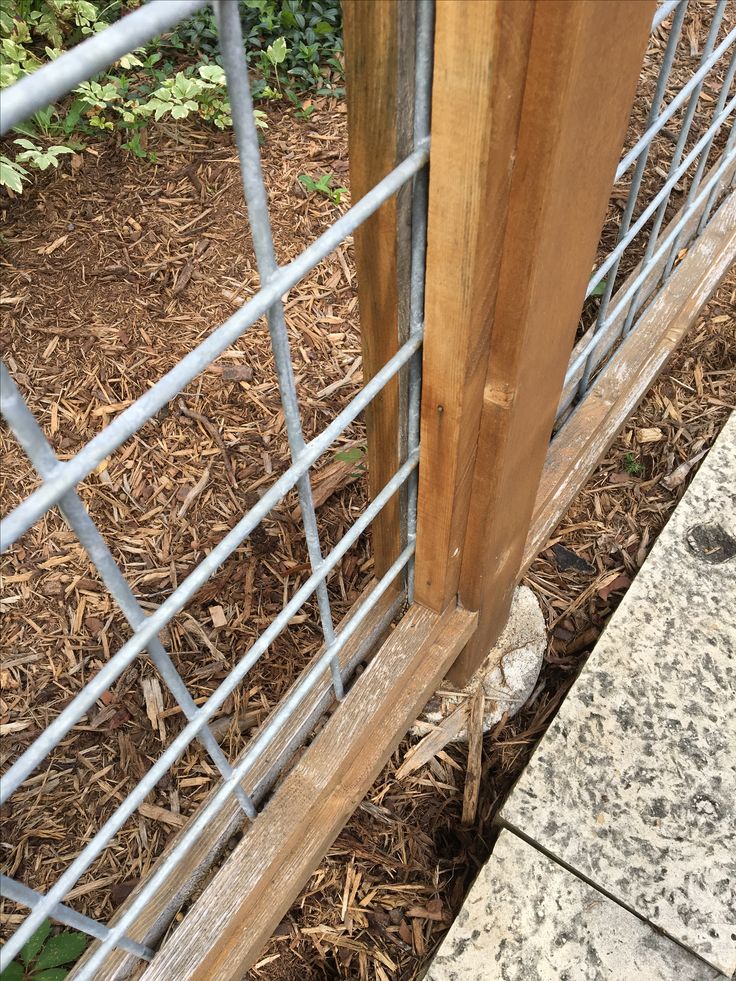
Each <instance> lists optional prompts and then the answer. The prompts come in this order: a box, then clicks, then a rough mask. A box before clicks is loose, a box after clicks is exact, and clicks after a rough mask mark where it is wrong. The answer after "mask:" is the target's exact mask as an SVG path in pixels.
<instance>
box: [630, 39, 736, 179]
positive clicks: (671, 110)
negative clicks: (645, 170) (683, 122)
mask: <svg viewBox="0 0 736 981" xmlns="http://www.w3.org/2000/svg"><path fill="white" fill-rule="evenodd" d="M734 40H736V27H735V28H734V29H733V30H732V31H729V33H728V34H727V35H726V36H725V38H724V39H723V41H721V43H720V44H719V45H718V47H717V48H716V50H715V51H714V52H713V54H712V55H711V56H710V58H708V60H707V61H706V62H705V64H704V65H703V66H702V68H699V69H698V71H697V72H695V74H694V75H693V77H692V78H691V79H690V81H689V82H687V83H686V84H685V85H683V87H682V88H681V89H680V91H679V92H678V93H677V95H676V96H675V98H674V99H673V100H672V102H670V103H669V105H668V106H667V108H666V109H665V110H664V111H663V112H662V114H661V115H660V116H658V118H657V121H656V123H653V124H652V125H651V126H650V127H649V129H648V130H647V131H646V133H644V135H643V136H642V137H641V139H639V140H637V142H636V143H635V144H634V146H633V147H632V148H631V149H630V150H629V152H628V153H627V154H626V156H625V157H624V158H623V160H622V161H621V163H620V164H619V165H618V168H617V170H616V176H615V178H614V181H613V182H614V184H617V183H618V182H619V181H620V180H621V178H622V177H623V176H624V174H625V173H626V171H627V170H628V169H629V167H630V166H631V165H632V164H633V163H634V161H635V160H636V158H637V157H638V156H639V154H640V153H641V152H642V150H644V148H645V147H647V146H648V145H649V144H650V143H651V142H652V140H653V139H654V137H655V136H656V135H657V133H659V131H660V130H661V129H662V128H663V127H664V125H665V123H666V122H667V121H668V120H669V119H671V118H672V116H673V115H674V114H675V113H676V112H677V110H678V109H679V108H680V106H682V105H683V103H684V102H685V100H686V99H687V97H688V96H689V95H690V93H691V92H692V91H693V89H694V88H695V86H696V85H698V84H699V83H700V82H702V81H703V79H704V78H705V76H706V75H707V74H708V72H709V71H710V70H711V68H712V67H713V66H714V65H715V63H716V62H717V61H718V60H719V59H720V58H721V57H722V56H723V54H724V53H725V52H726V51H728V49H729V48H730V47H731V45H732V44H733V42H734Z"/></svg>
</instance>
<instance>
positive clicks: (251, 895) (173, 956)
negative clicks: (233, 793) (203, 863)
mask: <svg viewBox="0 0 736 981" xmlns="http://www.w3.org/2000/svg"><path fill="white" fill-rule="evenodd" d="M476 622H477V615H476V614H474V613H469V612H467V611H466V610H462V609H459V608H454V609H449V610H447V611H445V612H444V613H442V614H438V613H435V612H434V611H432V610H429V609H427V608H425V607H421V606H416V605H415V606H413V607H411V608H410V609H409V610H408V611H407V613H406V614H405V615H404V617H403V618H402V619H401V621H400V623H399V624H398V625H397V626H396V628H395V629H394V631H393V632H392V633H391V635H390V636H389V637H388V639H387V640H386V641H385V643H384V644H383V646H382V647H381V649H380V650H379V651H378V653H377V654H376V655H375V657H374V658H373V660H372V661H371V662H370V664H369V666H368V668H367V669H366V671H365V672H364V673H363V674H362V675H361V676H360V677H359V678H358V680H357V681H356V682H355V684H354V685H353V687H352V689H351V690H350V691H349V692H348V695H347V697H346V698H345V701H344V702H343V703H342V704H341V705H340V707H339V709H338V710H337V711H336V712H335V713H334V715H333V716H332V717H331V718H330V720H329V722H328V723H327V725H326V726H325V727H324V729H322V731H321V732H320V733H319V735H318V736H317V737H316V738H315V740H314V742H313V743H312V744H311V745H310V746H309V748H308V749H307V750H306V751H305V752H304V755H303V756H302V757H301V759H300V760H299V762H298V763H297V764H296V765H295V766H294V767H293V769H292V770H291V771H290V772H289V774H288V776H286V778H285V779H284V780H283V782H282V783H281V784H280V785H279V787H278V789H277V790H276V792H275V793H274V796H273V797H272V798H271V800H270V801H269V802H268V803H267V805H266V807H265V808H264V810H263V811H262V813H261V814H259V816H258V817H257V818H256V820H255V821H254V823H253V824H252V825H251V826H250V827H248V829H247V830H246V832H245V834H244V836H243V838H242V840H241V841H240V843H239V844H238V845H237V847H236V848H235V850H234V851H233V853H232V855H231V856H230V857H229V858H228V860H227V862H226V863H225V864H224V865H223V866H222V868H221V869H220V870H219V871H218V872H217V874H216V875H215V876H214V878H213V879H212V881H211V882H210V884H209V885H208V886H207V888H206V889H205V890H204V892H203V893H202V895H201V896H200V897H199V898H198V899H197V901H196V902H195V904H194V905H193V906H192V908H191V910H190V911H189V912H188V913H187V915H186V917H185V918H184V920H183V922H182V923H181V924H180V925H179V927H178V928H177V930H176V931H175V932H174V933H173V934H172V935H171V936H170V937H169V939H168V940H167V941H166V943H165V944H164V946H163V947H162V949H161V950H160V951H159V953H158V954H157V955H156V957H155V958H154V960H153V962H152V963H151V964H150V966H149V967H148V969H147V970H146V971H145V973H144V974H143V976H142V981H164V979H166V981H173V979H176V981H194V979H197V981H204V979H212V981H240V979H241V978H242V977H243V974H244V973H245V972H246V971H247V970H248V969H249V968H250V967H251V966H252V965H253V964H254V963H255V961H256V960H257V958H258V955H259V954H260V952H261V950H262V948H263V945H264V943H265V942H266V941H267V940H268V938H269V936H270V935H271V933H272V932H273V929H274V927H275V926H276V925H277V924H278V923H279V921H280V920H281V918H282V917H283V916H284V914H285V913H286V911H287V910H288V909H289V906H290V905H291V903H292V902H293V901H294V899H295V898H296V896H297V895H298V893H299V890H300V889H301V888H302V886H303V884H304V882H305V881H306V879H307V877H308V876H309V874H310V872H311V871H312V870H313V869H314V868H315V866H316V865H317V863H318V862H319V861H320V859H321V858H322V857H323V856H324V854H325V853H326V851H327V849H328V848H329V846H330V844H331V843H332V842H333V841H334V839H335V838H336V836H337V835H338V833H339V832H340V829H341V828H342V827H343V825H344V824H345V822H346V821H347V820H348V818H349V817H350V815H351V814H352V812H353V811H354V810H355V808H356V807H357V806H358V804H359V803H360V800H361V799H362V798H363V796H364V795H365V793H366V791H367V790H368V789H369V788H370V786H371V784H372V783H373V781H374V780H375V778H376V777H377V775H378V773H379V772H380V770H381V767H382V766H383V765H384V763H385V762H386V760H387V759H388V758H389V756H390V755H391V753H392V752H393V751H394V750H395V749H396V747H397V745H398V743H399V741H400V740H401V738H402V736H403V735H404V733H405V732H406V730H407V728H408V726H409V725H410V724H411V723H412V722H413V720H414V719H415V718H416V716H417V715H418V713H419V712H420V711H421V709H422V707H423V706H424V704H425V703H426V701H427V700H428V698H429V697H430V696H431V694H432V693H433V692H434V691H435V689H436V687H437V685H438V684H439V682H440V681H441V680H442V678H443V677H444V675H445V673H446V671H447V669H448V668H449V666H450V665H451V664H452V662H453V660H454V659H455V658H456V657H457V655H458V653H459V652H460V651H461V650H462V648H463V647H464V645H465V644H466V643H467V642H468V640H469V639H470V637H471V636H472V634H473V630H474V629H475V625H476Z"/></svg>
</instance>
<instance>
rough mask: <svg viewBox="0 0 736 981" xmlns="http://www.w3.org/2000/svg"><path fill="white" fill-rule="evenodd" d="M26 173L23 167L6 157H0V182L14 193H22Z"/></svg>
mask: <svg viewBox="0 0 736 981" xmlns="http://www.w3.org/2000/svg"><path fill="white" fill-rule="evenodd" d="M27 173H28V171H27V170H26V169H25V167H20V166H19V165H18V164H16V163H13V162H12V160H8V158H7V157H0V184H4V185H5V187H9V188H10V190H11V191H14V192H15V193H16V194H22V193H23V180H24V175H25V174H27Z"/></svg>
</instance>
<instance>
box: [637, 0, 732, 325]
mask: <svg viewBox="0 0 736 981" xmlns="http://www.w3.org/2000/svg"><path fill="white" fill-rule="evenodd" d="M726 3H727V0H719V3H718V6H717V7H716V9H715V12H714V14H713V20H712V21H711V25H710V30H709V31H708V37H707V40H706V42H705V44H704V46H703V53H702V55H701V56H700V61H699V62H698V68H702V66H703V65H704V64H705V62H706V61H707V60H708V58H709V57H710V55H711V54H712V52H713V49H714V48H715V46H716V38H717V37H718V31H719V30H720V28H721V21H722V20H723V14H724V11H725V9H726ZM704 84H705V79H703V81H702V82H699V83H698V85H696V86H695V88H694V89H693V91H692V93H691V95H690V99H689V101H688V106H687V110H686V111H685V116H684V119H683V120H682V125H681V127H680V133H679V135H678V137H677V143H676V144H675V149H674V150H673V152H672V160H671V161H670V166H669V170H668V172H667V177H666V178H665V179H666V180H668V179H669V178H670V177H671V176H672V175H673V174H674V172H675V171H676V170H677V168H678V167H679V165H680V161H681V160H682V155H683V153H684V152H685V145H686V143H687V140H688V137H689V136H690V130H691V128H692V124H693V119H694V117H695V110H696V109H697V108H698V102H699V100H700V93H701V91H702V89H703V85H704ZM716 115H717V114H716ZM714 118H715V116H714ZM713 135H714V137H715V134H713ZM708 148H709V146H708V147H706V148H704V149H703V154H704V155H706V156H707V149H708ZM701 159H702V155H701ZM672 190H674V188H673V189H672ZM671 196H672V191H670V193H669V194H668V195H667V197H666V198H665V199H664V201H662V203H661V204H660V206H659V208H658V209H657V213H656V215H655V217H654V222H653V224H652V228H651V230H650V232H649V241H648V242H647V247H646V250H645V252H644V258H643V260H642V263H643V264H644V265H646V264H647V263H648V262H649V260H650V259H651V258H652V254H653V253H654V250H655V248H656V247H657V239H658V238H659V233H660V230H661V228H662V222H663V221H664V217H665V214H666V212H667V206H668V205H669V202H670V198H671ZM653 288H656V286H655V287H653ZM641 294H642V290H641V288H640V289H638V290H637V291H636V293H635V294H634V295H633V296H632V298H631V302H630V303H629V309H628V310H627V312H626V320H625V321H624V327H623V336H624V337H627V336H628V334H629V333H630V332H631V328H632V325H633V322H634V318H635V317H636V315H637V313H638V311H639V308H640V306H641V304H642V303H643V302H644V299H645V298H643V297H642V296H641Z"/></svg>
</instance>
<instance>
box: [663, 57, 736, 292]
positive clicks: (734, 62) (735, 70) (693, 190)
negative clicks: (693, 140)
mask: <svg viewBox="0 0 736 981" xmlns="http://www.w3.org/2000/svg"><path fill="white" fill-rule="evenodd" d="M735 75H736V46H735V47H734V48H733V50H732V51H731V60H730V61H729V63H728V68H727V70H726V76H725V78H724V80H723V85H722V86H721V91H720V92H719V93H718V101H717V102H716V107H715V109H714V110H713V118H714V119H715V118H716V117H717V116H719V115H720V114H721V113H722V112H723V107H724V106H725V105H726V99H727V98H728V93H729V92H730V90H731V86H732V85H733V80H734V76H735ZM715 138H716V134H715V133H714V134H713V136H711V138H710V139H709V140H708V142H707V143H706V145H705V147H704V149H703V152H702V153H701V155H700V159H699V160H698V166H697V168H696V170H695V173H694V174H693V179H692V181H691V183H690V190H689V191H688V194H687V200H686V201H685V208H688V207H689V205H690V204H691V203H692V201H693V200H694V199H695V197H696V195H697V193H698V188H699V187H700V182H701V181H702V179H703V174H704V173H705V168H706V165H707V163H708V158H709V157H710V151H711V148H712V146H713V141H714V140H715ZM701 231H702V229H701V228H700V227H698V229H697V232H696V234H700V232H701ZM680 241H681V235H678V236H677V237H676V238H675V241H674V242H673V244H672V249H671V251H670V254H669V256H668V257H667V264H666V266H665V270H664V276H663V278H664V279H665V280H666V279H668V278H669V276H670V273H671V272H672V267H673V266H674V264H675V260H676V258H677V254H678V252H679V250H680Z"/></svg>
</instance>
